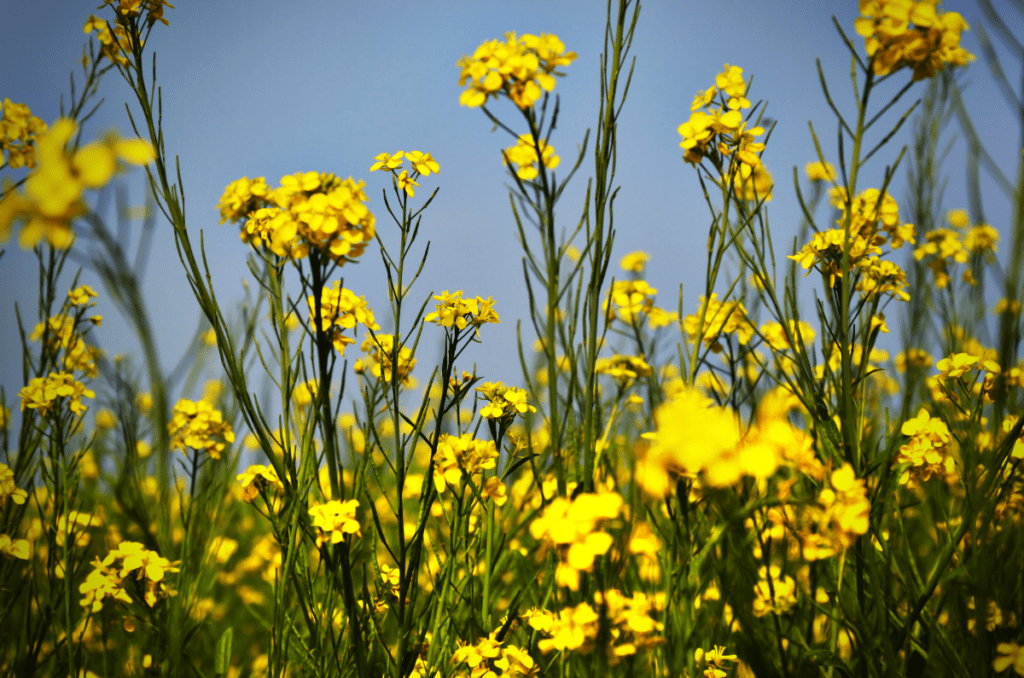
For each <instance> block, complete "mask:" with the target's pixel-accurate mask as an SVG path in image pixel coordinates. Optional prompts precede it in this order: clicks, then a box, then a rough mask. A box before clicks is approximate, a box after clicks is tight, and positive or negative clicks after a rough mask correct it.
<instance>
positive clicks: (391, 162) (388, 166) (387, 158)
mask: <svg viewBox="0 0 1024 678" xmlns="http://www.w3.org/2000/svg"><path fill="white" fill-rule="evenodd" d="M403 155H405V151H398V152H397V153H395V154H394V155H392V154H390V153H379V154H378V155H375V156H374V157H373V159H374V160H376V161H377V162H375V163H373V164H372V165H370V171H371V172H376V171H377V170H393V169H397V168H399V167H401V166H402V162H403V161H402V156H403Z"/></svg>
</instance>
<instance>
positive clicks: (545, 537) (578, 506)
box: [530, 491, 622, 591]
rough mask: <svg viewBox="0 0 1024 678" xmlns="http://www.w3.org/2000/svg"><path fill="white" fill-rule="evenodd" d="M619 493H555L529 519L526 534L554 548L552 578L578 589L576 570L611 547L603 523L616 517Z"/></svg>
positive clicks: (587, 567)
mask: <svg viewBox="0 0 1024 678" xmlns="http://www.w3.org/2000/svg"><path fill="white" fill-rule="evenodd" d="M621 508H622V496H621V495H619V494H618V493H617V492H606V491H602V492H599V493H596V494H592V493H583V494H579V495H577V496H576V498H575V499H572V500H569V499H566V498H565V497H556V498H555V499H553V500H552V501H551V503H549V504H548V505H547V507H545V509H544V512H543V513H542V514H541V515H540V517H538V518H535V519H534V520H533V522H531V523H530V534H531V535H533V538H534V539H537V540H539V541H541V542H542V544H543V545H544V547H545V548H551V547H554V548H556V549H557V551H558V555H559V564H558V567H557V568H556V570H555V581H556V582H557V583H558V585H559V586H565V587H567V588H569V589H571V590H573V591H577V590H579V573H580V572H590V571H591V570H592V569H593V566H594V560H595V559H596V558H597V557H598V556H601V555H604V554H605V553H607V552H608V550H609V549H610V548H611V546H612V543H613V539H612V536H611V535H610V534H608V533H607V532H605V531H604V530H603V525H604V524H605V523H607V522H609V521H611V520H614V519H616V518H618V516H619V511H620V509H621Z"/></svg>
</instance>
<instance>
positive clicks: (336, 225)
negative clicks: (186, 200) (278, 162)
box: [240, 172, 376, 264]
mask: <svg viewBox="0 0 1024 678" xmlns="http://www.w3.org/2000/svg"><path fill="white" fill-rule="evenodd" d="M365 186H366V183H365V182H363V181H361V180H360V181H355V180H354V179H352V177H349V178H348V179H340V178H338V177H336V176H335V175H333V174H330V173H327V172H321V173H317V172H305V173H303V172H298V173H296V174H292V175H288V176H284V177H281V185H280V186H279V187H278V188H276V189H273V190H271V191H270V192H269V193H268V194H267V196H266V199H267V202H268V203H269V204H270V205H271V206H267V207H260V208H258V209H256V210H255V211H253V212H250V213H248V219H247V221H246V222H245V223H244V225H243V226H242V230H241V233H240V237H241V239H242V241H243V242H246V243H248V244H249V245H251V246H253V247H267V248H269V249H270V250H271V251H272V252H273V253H274V254H276V255H277V256H279V257H286V258H291V259H296V260H297V259H302V258H304V257H306V256H308V255H309V250H310V248H314V249H317V250H319V251H320V252H321V253H322V254H323V255H324V256H329V257H331V258H332V259H334V261H336V262H337V263H339V264H344V263H345V262H346V261H352V260H354V259H356V258H357V257H359V256H361V255H362V253H363V251H364V250H365V249H366V246H367V245H368V244H369V243H370V242H371V241H372V240H373V238H374V234H375V232H376V231H375V219H374V216H373V214H372V213H371V212H370V211H369V209H368V208H367V207H366V205H365V203H366V202H367V201H368V198H367V197H366V193H365V192H364V191H363V188H364V187H365Z"/></svg>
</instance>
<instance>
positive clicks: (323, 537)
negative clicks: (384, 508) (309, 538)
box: [309, 499, 362, 547]
mask: <svg viewBox="0 0 1024 678" xmlns="http://www.w3.org/2000/svg"><path fill="white" fill-rule="evenodd" d="M357 508H359V500H358V499H350V500H348V501H346V502H341V501H338V500H337V499H335V500H333V501H329V502H327V503H326V504H316V505H314V506H312V507H310V509H309V515H310V516H312V518H313V521H312V522H313V527H315V528H317V529H318V530H319V533H318V535H317V538H316V545H317V546H318V547H319V546H322V545H323V543H324V542H325V541H330V542H331V543H332V544H338V543H340V542H341V541H343V540H344V539H345V536H346V535H349V534H354V535H356V536H357V537H358V536H362V531H361V530H360V527H359V521H358V520H356V509H357Z"/></svg>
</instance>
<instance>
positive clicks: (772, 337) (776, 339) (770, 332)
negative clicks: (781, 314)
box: [759, 319, 815, 351]
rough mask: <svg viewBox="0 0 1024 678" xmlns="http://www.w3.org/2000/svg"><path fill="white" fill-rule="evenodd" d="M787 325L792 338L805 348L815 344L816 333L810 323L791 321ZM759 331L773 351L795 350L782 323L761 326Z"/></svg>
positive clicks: (767, 323) (768, 323)
mask: <svg viewBox="0 0 1024 678" xmlns="http://www.w3.org/2000/svg"><path fill="white" fill-rule="evenodd" d="M787 324H788V325H789V336H790V337H792V338H793V339H797V340H798V341H800V343H802V344H803V345H804V346H807V345H810V344H812V343H814V337H815V332H814V328H813V327H811V325H810V323H807V322H804V321H803V320H801V321H799V322H797V321H796V320H793V319H790V320H789V321H788V323H787ZM759 329H760V332H761V334H762V335H764V340H765V342H767V344H768V345H769V346H771V347H772V350H773V351H788V350H790V349H791V348H793V347H792V345H791V344H790V341H789V338H788V337H787V336H786V330H785V328H783V326H782V324H781V323H777V322H775V321H769V322H766V323H764V324H763V325H761V327H760V328H759Z"/></svg>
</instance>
